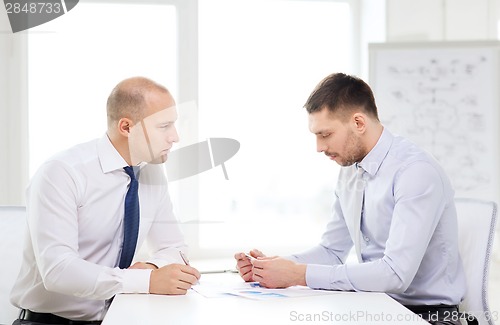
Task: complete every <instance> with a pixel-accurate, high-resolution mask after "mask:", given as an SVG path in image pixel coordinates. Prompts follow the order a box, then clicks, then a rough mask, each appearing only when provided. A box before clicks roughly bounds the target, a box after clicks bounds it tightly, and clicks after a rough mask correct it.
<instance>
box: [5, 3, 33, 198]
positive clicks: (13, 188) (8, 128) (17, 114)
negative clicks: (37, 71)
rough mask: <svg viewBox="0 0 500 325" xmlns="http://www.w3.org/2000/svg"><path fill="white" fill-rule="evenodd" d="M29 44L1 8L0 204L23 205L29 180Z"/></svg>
mask: <svg viewBox="0 0 500 325" xmlns="http://www.w3.org/2000/svg"><path fill="white" fill-rule="evenodd" d="M25 47H26V34H25V33H22V32H21V33H17V34H12V31H11V28H10V24H9V21H8V18H7V13H6V11H5V10H0V117H1V122H2V126H0V205H22V204H23V203H24V189H25V187H26V184H27V182H28V179H27V178H28V148H27V145H26V144H27V138H28V128H27V124H28V122H27V120H28V119H27V94H26V89H27V87H26V64H25V62H26V55H25V53H26V51H25V50H24V49H25Z"/></svg>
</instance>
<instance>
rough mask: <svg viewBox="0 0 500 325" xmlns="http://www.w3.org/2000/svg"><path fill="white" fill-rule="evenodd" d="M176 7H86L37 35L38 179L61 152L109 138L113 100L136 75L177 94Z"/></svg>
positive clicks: (32, 146) (33, 50) (32, 141)
mask: <svg viewBox="0 0 500 325" xmlns="http://www.w3.org/2000/svg"><path fill="white" fill-rule="evenodd" d="M176 26H177V23H176V9H175V7H174V6H172V5H151V4H148V5H143V4H126V5H123V4H122V5H117V4H103V3H82V2H80V3H79V4H78V6H76V7H75V8H74V9H73V10H71V11H69V12H68V13H67V14H65V15H64V16H61V17H60V18H58V19H55V20H53V21H51V22H49V23H46V24H43V25H40V26H38V27H36V28H33V29H31V30H30V31H29V43H28V44H29V50H28V62H29V66H28V74H29V76H28V80H29V153H30V163H29V168H30V176H31V175H33V173H34V172H35V171H36V169H37V168H38V167H39V166H40V164H41V163H42V162H43V161H45V160H46V159H47V158H48V157H50V156H52V155H53V154H54V153H56V152H58V151H61V150H63V149H65V148H67V147H70V146H73V145H75V144H77V143H81V142H85V141H89V140H92V139H94V138H98V137H100V136H101V135H103V134H104V132H105V131H106V100H107V97H108V95H109V93H110V92H111V90H112V88H113V87H114V86H115V85H116V84H117V83H118V82H119V81H121V80H122V79H125V78H128V77H132V76H138V75H141V76H145V77H149V78H151V79H153V80H155V81H157V82H159V83H162V84H164V85H165V86H166V87H167V88H169V89H170V90H171V91H172V93H173V94H176V93H177V57H176V56H177V36H176V33H177V31H176Z"/></svg>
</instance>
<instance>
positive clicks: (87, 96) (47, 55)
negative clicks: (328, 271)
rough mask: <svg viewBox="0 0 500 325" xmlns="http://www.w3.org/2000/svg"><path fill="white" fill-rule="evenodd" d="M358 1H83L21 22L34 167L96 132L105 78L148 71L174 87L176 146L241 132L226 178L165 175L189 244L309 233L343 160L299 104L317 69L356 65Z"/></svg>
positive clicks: (228, 251) (275, 245) (225, 246)
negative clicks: (322, 149) (333, 157)
mask: <svg viewBox="0 0 500 325" xmlns="http://www.w3.org/2000/svg"><path fill="white" fill-rule="evenodd" d="M354 11H355V10H354V9H353V6H352V5H351V2H350V1H348V0H345V1H342V0H337V1H335V0H332V1H326V0H198V1H195V0H190V1H187V0H178V1H177V0H168V1H165V2H160V1H157V2H153V3H149V2H148V3H142V2H139V1H137V2H134V1H133V0H123V1H114V2H112V3H111V2H88V1H86V2H80V3H79V4H78V6H77V7H76V8H75V9H73V10H71V11H70V12H68V14H66V15H64V16H62V17H60V18H58V19H56V20H53V21H51V22H49V23H46V24H44V25H41V26H38V27H36V28H34V29H32V30H31V31H30V32H29V55H28V60H29V69H28V71H29V76H28V79H29V130H30V137H29V141H30V175H32V174H33V173H34V171H35V170H36V168H38V166H39V165H40V163H42V162H43V161H44V160H45V159H47V158H48V157H49V156H51V155H52V154H54V153H56V152H58V151H60V150H63V149H65V148H67V147H69V146H72V145H74V144H76V143H80V142H84V141H87V140H90V139H92V138H95V137H96V136H99V135H101V134H103V133H104V131H105V129H106V119H105V104H106V99H107V96H108V95H109V93H110V91H111V88H112V87H113V86H114V85H115V84H116V83H117V82H118V81H120V80H122V79H124V78H126V77H129V76H134V75H144V76H148V77H150V78H152V79H154V80H156V81H158V82H160V83H162V84H164V85H166V86H167V87H168V88H169V89H170V90H171V91H172V93H173V94H174V96H175V97H176V99H177V103H178V106H179V109H178V110H179V122H178V129H179V133H180V137H181V142H180V143H179V144H178V145H177V146H176V147H177V148H181V147H182V146H187V145H191V144H194V143H196V142H197V141H205V140H206V139H207V138H214V137H225V138H233V139H236V140H238V141H239V142H240V144H241V147H240V150H239V152H238V153H237V154H236V155H235V156H234V157H233V158H231V159H230V160H228V161H227V162H226V169H227V173H228V176H229V181H227V180H225V178H224V173H223V171H222V170H221V168H220V167H217V168H213V169H211V170H209V171H206V172H204V173H201V174H199V175H197V176H193V177H190V178H186V179H184V180H180V181H176V182H173V183H171V184H170V189H171V195H172V201H173V202H174V209H175V211H176V213H177V216H178V218H179V219H180V221H181V223H182V227H183V230H184V233H185V235H186V240H187V242H188V244H189V245H190V246H191V255H192V256H193V257H194V258H196V257H198V258H199V257H229V256H231V255H232V253H234V251H235V250H240V249H245V250H246V249H250V248H252V247H254V246H255V247H258V248H261V249H263V250H264V251H266V252H269V253H276V254H282V253H291V252H294V251H295V250H296V249H301V248H306V247H309V246H310V245H312V244H315V243H317V242H318V240H319V237H320V235H321V233H322V232H323V230H324V227H325V224H326V222H327V219H328V218H329V216H330V211H331V205H332V203H333V199H334V197H333V195H334V194H333V191H334V186H335V183H336V178H337V174H338V170H339V169H338V168H339V167H338V166H337V165H336V164H335V163H333V162H331V161H329V160H328V159H326V158H325V157H324V156H323V155H321V154H319V153H317V152H316V144H315V137H314V136H313V135H312V134H311V133H310V132H309V130H308V125H307V122H308V121H307V113H306V112H305V109H304V108H303V104H304V103H305V101H306V99H307V97H308V96H309V94H310V92H311V91H312V90H313V88H314V87H315V85H316V84H317V83H318V82H319V81H320V80H321V79H322V78H323V77H325V76H326V75H328V74H330V73H332V72H336V71H343V72H347V73H354V71H357V70H359V62H357V61H356V60H358V58H359V54H356V52H355V51H354V50H353V49H354V48H356V46H355V43H356V44H357V43H359V35H355V34H354V32H352V31H353V30H356V29H355V28H353V26H354V25H356V24H357V20H355V19H354V18H353V17H354V16H355V15H354V14H353V12H354ZM89 17H91V18H89ZM110 17H112V19H110ZM356 19H357V18H356ZM47 49H50V51H47ZM167 163H168V162H167Z"/></svg>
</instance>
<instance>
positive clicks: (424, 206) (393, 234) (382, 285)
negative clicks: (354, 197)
mask: <svg viewBox="0 0 500 325" xmlns="http://www.w3.org/2000/svg"><path fill="white" fill-rule="evenodd" d="M358 165H359V167H361V168H363V169H364V170H365V173H364V174H363V178H364V179H365V181H366V187H365V199H364V207H363V212H362V217H361V233H362V236H361V256H362V263H354V264H350V263H349V264H344V263H345V261H346V259H347V256H348V254H349V251H350V249H351V248H352V246H353V240H352V239H351V236H350V235H349V231H348V228H347V223H346V222H349V221H346V220H345V216H344V213H343V211H348V209H349V207H347V206H342V203H341V201H342V200H341V199H340V198H341V196H342V195H349V194H348V193H346V191H343V190H342V189H341V186H339V184H338V185H337V189H336V191H335V195H336V202H335V204H334V208H333V218H332V220H331V221H330V222H329V224H328V226H327V229H326V231H325V233H324V234H323V237H322V240H321V242H320V245H318V246H317V247H314V248H312V249H310V250H308V251H306V252H303V253H301V254H296V255H293V256H292V257H291V258H292V259H294V260H295V261H297V262H299V263H307V264H308V265H307V271H306V282H307V285H308V286H309V287H311V288H321V289H331V290H354V291H378V292H386V293H388V294H389V295H390V296H392V297H393V298H395V299H396V300H398V301H399V302H400V303H402V304H405V305H437V304H453V305H454V304H458V303H460V301H461V300H462V298H463V297H464V294H465V274H464V270H463V266H462V261H461V259H460V255H459V252H458V230H457V217H456V210H455V205H454V201H453V198H454V191H453V189H452V187H451V184H450V181H449V179H448V177H447V176H446V174H445V173H444V171H443V170H442V168H441V167H440V166H439V164H438V163H437V162H436V161H435V160H434V158H432V156H431V155H429V154H428V153H426V152H425V151H423V150H421V149H419V148H418V147H417V146H416V145H414V144H413V143H412V142H410V141H409V140H407V139H405V138H403V137H399V136H394V135H392V134H391V133H390V132H389V131H387V130H385V129H384V131H383V132H382V135H381V136H380V139H379V140H378V142H377V144H376V145H375V147H374V148H373V149H372V150H371V151H370V152H369V153H368V155H366V157H365V158H364V159H363V160H362V161H361V162H360V163H359V164H358ZM349 168H357V166H356V165H352V166H349V167H343V168H341V171H340V176H339V179H341V178H342V173H346V172H351V171H349V170H348V169H349ZM339 183H340V182H339Z"/></svg>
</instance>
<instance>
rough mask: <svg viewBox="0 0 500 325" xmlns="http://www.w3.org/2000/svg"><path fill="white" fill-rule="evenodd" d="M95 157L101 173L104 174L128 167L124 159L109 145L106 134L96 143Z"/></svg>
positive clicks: (109, 141)
mask: <svg viewBox="0 0 500 325" xmlns="http://www.w3.org/2000/svg"><path fill="white" fill-rule="evenodd" d="M97 155H98V157H99V162H100V164H101V168H102V172H103V173H105V174H106V173H109V172H112V171H114V170H118V169H123V167H125V166H128V164H127V162H126V161H125V159H123V157H122V156H121V155H120V154H119V153H118V151H117V150H116V149H115V147H114V146H113V144H112V143H111V140H110V139H109V138H108V135H107V134H104V136H103V137H101V138H100V139H99V140H98V142H97Z"/></svg>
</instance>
